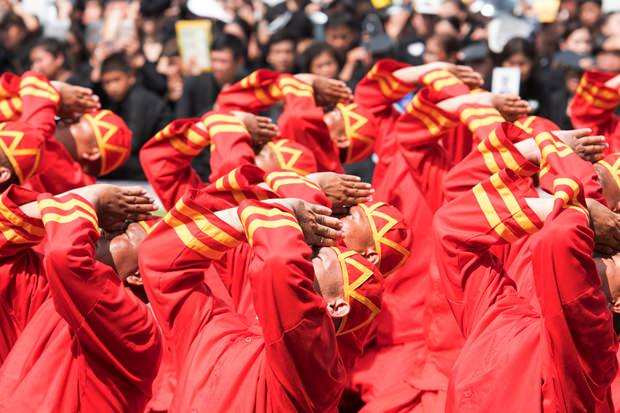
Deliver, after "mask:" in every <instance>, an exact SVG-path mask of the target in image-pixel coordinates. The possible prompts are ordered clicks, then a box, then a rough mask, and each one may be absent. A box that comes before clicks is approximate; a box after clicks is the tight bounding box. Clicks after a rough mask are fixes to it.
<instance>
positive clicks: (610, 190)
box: [594, 164, 620, 213]
mask: <svg viewBox="0 0 620 413" xmlns="http://www.w3.org/2000/svg"><path fill="white" fill-rule="evenodd" d="M594 169H595V170H596V173H597V175H598V177H599V182H600V184H601V187H602V188H603V197H604V198H605V199H606V200H607V203H608V204H609V207H610V209H611V210H612V211H614V212H616V213H617V212H618V211H620V188H618V184H617V183H616V180H615V179H614V177H613V176H612V175H611V173H610V172H609V171H608V170H607V168H605V167H604V166H601V165H599V164H595V165H594Z"/></svg>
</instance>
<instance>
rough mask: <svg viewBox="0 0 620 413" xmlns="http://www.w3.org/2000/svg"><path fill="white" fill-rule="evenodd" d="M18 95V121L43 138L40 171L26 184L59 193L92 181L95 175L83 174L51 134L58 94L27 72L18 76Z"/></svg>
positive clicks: (41, 77) (77, 164)
mask: <svg viewBox="0 0 620 413" xmlns="http://www.w3.org/2000/svg"><path fill="white" fill-rule="evenodd" d="M33 89H34V90H33ZM19 96H20V98H21V100H22V108H23V110H22V114H21V116H20V121H22V122H25V123H27V124H29V125H31V126H32V127H34V128H36V129H38V130H40V131H41V133H42V134H43V136H44V138H45V142H44V145H43V151H42V156H41V163H40V164H39V171H38V173H37V175H35V176H34V177H33V178H32V179H30V180H29V182H27V184H26V186H27V187H29V188H31V189H34V190H36V191H38V192H50V193H53V194H59V193H62V192H66V191H68V190H70V189H74V188H79V187H81V186H86V185H92V184H94V183H95V181H96V178H95V177H94V176H91V175H88V174H87V173H85V172H84V171H83V170H82V167H81V166H80V164H79V163H78V162H76V161H75V160H73V158H72V157H71V155H70V154H69V152H68V151H67V150H66V149H65V147H64V146H63V145H62V144H61V143H60V142H58V141H57V140H56V138H55V137H54V132H55V130H56V122H55V120H54V118H55V116H56V113H57V110H58V102H59V99H60V97H59V95H58V92H56V90H55V89H54V88H53V87H52V85H51V84H50V83H49V82H48V81H47V79H45V78H44V77H43V76H42V75H40V74H38V73H36V72H26V73H25V74H23V75H22V77H21V82H20V90H19Z"/></svg>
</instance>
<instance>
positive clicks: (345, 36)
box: [325, 26, 355, 53]
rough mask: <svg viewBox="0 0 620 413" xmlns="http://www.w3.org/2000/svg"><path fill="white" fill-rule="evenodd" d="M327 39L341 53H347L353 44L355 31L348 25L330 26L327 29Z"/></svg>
mask: <svg viewBox="0 0 620 413" xmlns="http://www.w3.org/2000/svg"><path fill="white" fill-rule="evenodd" d="M325 41H326V42H327V44H329V45H330V46H331V47H333V48H334V49H336V50H338V51H339V52H340V53H345V52H347V51H348V50H349V49H351V47H352V46H353V42H354V41H355V33H354V32H353V30H352V29H351V28H350V27H347V26H336V27H330V28H328V29H327V30H326V31H325Z"/></svg>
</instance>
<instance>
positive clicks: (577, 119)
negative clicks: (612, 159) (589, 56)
mask: <svg viewBox="0 0 620 413" xmlns="http://www.w3.org/2000/svg"><path fill="white" fill-rule="evenodd" d="M616 75H617V73H604V72H596V71H588V72H586V73H584V75H583V77H582V78H581V82H580V83H579V87H578V88H577V92H576V93H575V96H574V97H573V100H572V101H571V102H570V106H569V110H568V111H569V114H570V120H571V122H573V126H574V127H576V128H591V129H592V134H593V135H603V136H605V138H606V139H607V143H608V144H609V148H608V150H607V153H614V152H618V151H620V126H619V125H620V122H619V120H620V117H618V115H616V114H614V111H615V109H616V108H617V107H618V106H620V90H618V89H612V88H609V87H607V86H605V82H607V81H608V80H609V79H611V78H613V77H614V76H616Z"/></svg>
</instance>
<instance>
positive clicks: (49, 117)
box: [19, 71, 60, 139]
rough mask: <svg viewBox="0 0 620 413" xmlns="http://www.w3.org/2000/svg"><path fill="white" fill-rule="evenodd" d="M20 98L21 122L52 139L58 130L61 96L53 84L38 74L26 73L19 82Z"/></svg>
mask: <svg viewBox="0 0 620 413" xmlns="http://www.w3.org/2000/svg"><path fill="white" fill-rule="evenodd" d="M19 97H20V98H21V100H22V114H21V116H20V118H19V120H20V121H21V122H24V123H28V124H29V125H31V126H32V127H33V128H36V129H38V130H40V131H41V132H42V133H43V135H44V136H45V137H46V138H48V139H51V138H52V136H53V135H54V131H55V130H56V120H55V117H56V113H57V111H58V106H59V104H60V95H59V94H58V92H57V91H56V89H54V87H53V86H52V85H51V83H50V82H49V81H48V80H47V79H46V78H45V77H44V76H43V75H41V74H39V73H37V72H32V71H29V72H26V73H24V74H23V75H22V77H21V80H20V82H19Z"/></svg>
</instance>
